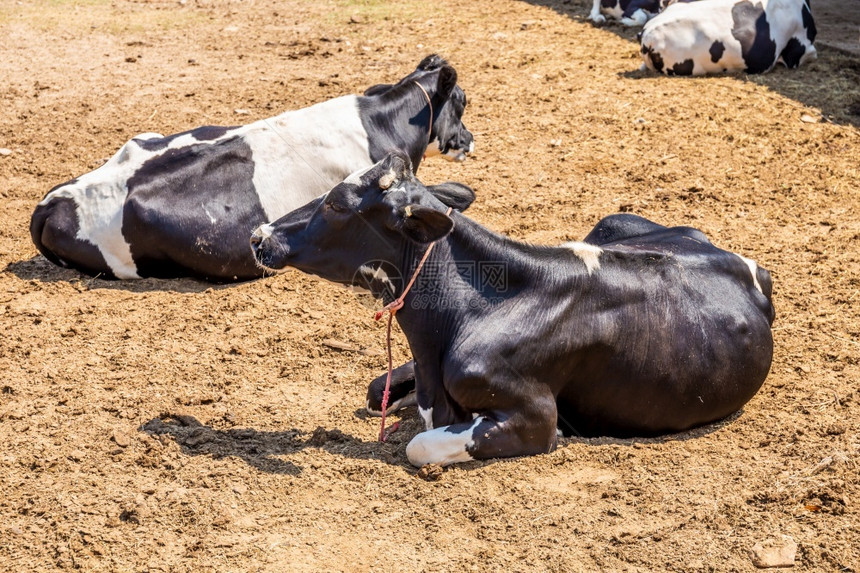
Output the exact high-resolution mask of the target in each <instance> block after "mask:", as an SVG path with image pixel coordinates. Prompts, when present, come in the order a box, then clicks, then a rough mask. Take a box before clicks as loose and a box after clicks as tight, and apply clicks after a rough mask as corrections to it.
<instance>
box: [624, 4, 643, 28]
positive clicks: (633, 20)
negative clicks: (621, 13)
mask: <svg viewBox="0 0 860 573" xmlns="http://www.w3.org/2000/svg"><path fill="white" fill-rule="evenodd" d="M647 21H648V14H646V13H645V11H644V10H642V9H641V8H640V9H639V10H636V11H635V12H633V16H631V17H630V18H621V23H622V24H624V25H625V26H644V25H645V22H647Z"/></svg>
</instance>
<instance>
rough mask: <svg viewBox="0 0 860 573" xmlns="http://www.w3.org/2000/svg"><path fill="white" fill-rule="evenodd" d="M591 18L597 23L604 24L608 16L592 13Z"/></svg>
mask: <svg viewBox="0 0 860 573" xmlns="http://www.w3.org/2000/svg"><path fill="white" fill-rule="evenodd" d="M589 18H590V19H591V21H592V22H594V23H595V24H604V23H606V16H604V15H603V14H591V15H590V16H589Z"/></svg>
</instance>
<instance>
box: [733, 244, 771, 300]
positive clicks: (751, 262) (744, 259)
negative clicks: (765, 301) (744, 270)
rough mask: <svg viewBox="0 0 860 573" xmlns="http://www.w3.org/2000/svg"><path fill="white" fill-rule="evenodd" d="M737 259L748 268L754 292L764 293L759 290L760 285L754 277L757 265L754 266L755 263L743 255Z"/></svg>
mask: <svg viewBox="0 0 860 573" xmlns="http://www.w3.org/2000/svg"><path fill="white" fill-rule="evenodd" d="M735 254H736V255H737V253H735ZM738 257H739V258H740V259H741V260H742V261H743V262H745V263H746V264H747V266H748V267H749V268H750V274H751V275H752V280H753V285H755V288H756V290H757V291H758V292H760V293H762V294H764V291H763V290H761V285H760V284H759V283H758V278H757V277H756V272H757V271H758V265H757V264H756V262H755V261H754V260H752V259H748V258H746V257H745V256H743V255H738Z"/></svg>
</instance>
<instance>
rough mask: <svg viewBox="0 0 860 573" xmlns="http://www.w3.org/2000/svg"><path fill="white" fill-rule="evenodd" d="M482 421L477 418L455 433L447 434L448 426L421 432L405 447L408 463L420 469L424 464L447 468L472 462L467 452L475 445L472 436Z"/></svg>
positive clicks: (480, 418) (482, 419)
mask: <svg viewBox="0 0 860 573" xmlns="http://www.w3.org/2000/svg"><path fill="white" fill-rule="evenodd" d="M484 420H485V418H484V416H479V417H477V418H475V421H474V423H473V424H472V425H471V426H469V428H468V429H466V430H464V431H462V432H457V433H453V432H449V431H448V427H449V426H442V427H441V428H436V429H435V430H427V431H426V432H421V433H420V434H418V435H417V436H415V437H414V438H412V441H411V442H409V444H408V445H407V446H406V457H407V458H408V459H409V463H410V464H412V465H413V466H415V467H419V468H420V467H421V466H423V465H425V464H439V465H442V466H448V465H451V464H457V463H461V462H468V461H471V460H473V459H474V458H473V457H472V456H471V454H469V451H468V450H469V448H471V447H472V446H474V445H475V440H474V438H473V437H472V434H473V433H474V430H475V428H477V427H478V424H480V423H481V422H483V421H484Z"/></svg>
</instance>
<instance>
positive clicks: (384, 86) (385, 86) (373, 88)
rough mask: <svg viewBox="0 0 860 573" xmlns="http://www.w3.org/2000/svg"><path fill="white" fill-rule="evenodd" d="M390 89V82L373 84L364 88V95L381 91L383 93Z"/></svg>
mask: <svg viewBox="0 0 860 573" xmlns="http://www.w3.org/2000/svg"><path fill="white" fill-rule="evenodd" d="M390 89H391V84H376V85H375V86H370V87H369V88H367V89H366V90H364V95H366V96H375V95H379V94H381V93H385V92H387V91H388V90H390Z"/></svg>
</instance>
